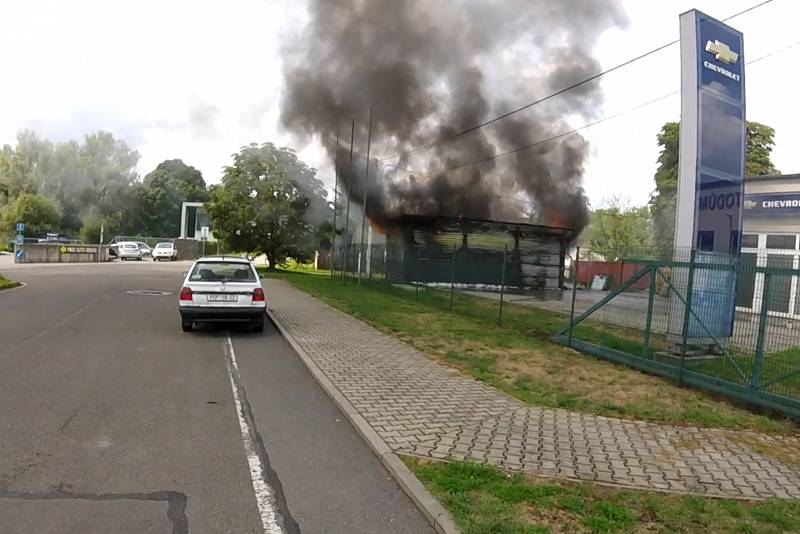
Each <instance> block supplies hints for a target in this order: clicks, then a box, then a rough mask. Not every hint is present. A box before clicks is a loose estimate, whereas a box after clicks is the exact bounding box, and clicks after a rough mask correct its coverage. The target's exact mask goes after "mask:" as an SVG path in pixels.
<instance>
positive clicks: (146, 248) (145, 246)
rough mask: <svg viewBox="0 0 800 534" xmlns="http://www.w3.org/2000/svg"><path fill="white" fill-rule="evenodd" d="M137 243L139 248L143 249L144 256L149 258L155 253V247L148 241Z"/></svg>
mask: <svg viewBox="0 0 800 534" xmlns="http://www.w3.org/2000/svg"><path fill="white" fill-rule="evenodd" d="M136 244H137V245H139V250H141V251H142V257H145V258H147V257H150V256H152V255H153V249H152V248H150V245H148V244H147V243H143V242H141V241H136Z"/></svg>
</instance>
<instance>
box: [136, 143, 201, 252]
mask: <svg viewBox="0 0 800 534" xmlns="http://www.w3.org/2000/svg"><path fill="white" fill-rule="evenodd" d="M135 194H136V198H137V208H136V211H137V215H136V216H135V219H136V220H137V221H138V223H139V224H138V226H139V228H141V230H142V231H143V232H144V233H147V234H148V235H151V236H163V237H175V236H177V235H178V233H179V232H180V214H181V205H182V204H183V203H184V202H207V201H208V200H209V198H210V196H209V193H208V190H207V189H206V182H205V180H203V175H202V173H201V172H200V171H199V170H197V169H195V168H194V167H191V166H189V165H186V164H185V163H184V162H183V161H181V160H179V159H173V160H166V161H163V162H161V163H159V164H158V166H157V167H156V168H155V169H154V170H153V171H151V172H150V173H148V174H147V175H146V176H145V177H144V182H143V183H142V185H141V187H138V188H136V191H135Z"/></svg>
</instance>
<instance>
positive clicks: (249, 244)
mask: <svg viewBox="0 0 800 534" xmlns="http://www.w3.org/2000/svg"><path fill="white" fill-rule="evenodd" d="M298 169H300V170H304V169H308V172H305V171H304V172H297V171H298ZM315 182H319V181H318V180H317V179H316V178H315V171H314V170H313V169H310V168H309V167H307V166H306V165H305V164H304V163H302V162H300V161H299V160H298V159H297V157H296V156H295V154H294V152H293V151H291V150H289V149H286V148H276V147H275V145H273V144H272V143H265V144H262V145H257V144H255V143H253V144H250V145H248V146H246V147H243V148H242V149H241V150H240V151H239V153H237V154H234V155H233V165H231V166H228V167H225V170H224V173H223V176H222V181H221V183H220V184H219V185H216V186H213V187H212V188H211V202H210V203H209V205H208V212H209V215H210V216H211V219H212V224H213V228H214V233H215V235H217V236H218V237H221V238H222V239H223V240H224V241H225V243H226V245H227V248H229V249H232V250H241V251H246V252H249V253H263V254H265V255H266V256H267V260H268V261H269V265H270V268H271V269H274V268H275V267H276V266H277V265H280V264H282V263H283V262H285V261H286V259H287V258H289V257H292V258H294V259H296V260H298V261H307V260H308V259H310V258H311V256H312V255H313V252H314V249H315V248H316V243H315V235H314V234H315V227H314V225H312V224H310V223H309V222H308V221H307V215H308V213H309V208H310V207H311V206H312V204H313V203H314V202H319V198H316V199H313V198H310V197H309V196H308V195H309V194H310V195H312V196H317V197H320V196H322V194H323V193H322V192H319V190H318V189H317V184H316V183H315ZM322 198H323V199H324V196H322Z"/></svg>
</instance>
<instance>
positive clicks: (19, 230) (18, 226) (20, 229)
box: [17, 223, 25, 234]
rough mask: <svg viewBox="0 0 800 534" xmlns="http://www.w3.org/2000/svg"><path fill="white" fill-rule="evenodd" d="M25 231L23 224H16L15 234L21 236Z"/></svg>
mask: <svg viewBox="0 0 800 534" xmlns="http://www.w3.org/2000/svg"><path fill="white" fill-rule="evenodd" d="M24 231H25V223H17V233H18V234H21V233H23V232H24Z"/></svg>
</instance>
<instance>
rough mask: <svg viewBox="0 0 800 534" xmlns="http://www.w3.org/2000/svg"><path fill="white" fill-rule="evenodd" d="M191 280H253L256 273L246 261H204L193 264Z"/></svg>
mask: <svg viewBox="0 0 800 534" xmlns="http://www.w3.org/2000/svg"><path fill="white" fill-rule="evenodd" d="M189 280H191V281H193V282H255V281H256V275H255V274H254V273H253V269H251V268H250V266H249V265H247V264H246V263H231V262H221V261H220V262H211V261H204V262H200V263H198V264H197V265H195V266H194V269H193V270H192V274H191V275H190V276H189Z"/></svg>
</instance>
